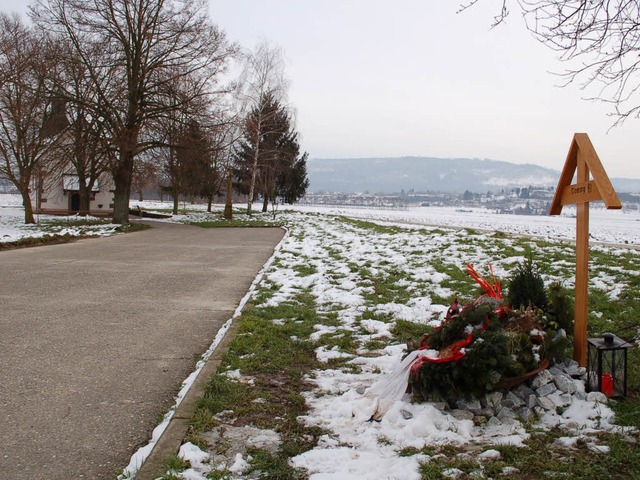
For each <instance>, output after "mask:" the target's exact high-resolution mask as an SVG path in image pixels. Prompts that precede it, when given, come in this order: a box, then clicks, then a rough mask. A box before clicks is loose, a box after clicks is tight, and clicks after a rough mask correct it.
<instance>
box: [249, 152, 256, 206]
mask: <svg viewBox="0 0 640 480" xmlns="http://www.w3.org/2000/svg"><path fill="white" fill-rule="evenodd" d="M257 174H258V155H257V154H256V156H255V158H254V159H253V166H252V169H251V182H250V183H249V197H248V198H247V215H251V205H252V204H253V196H254V195H255V193H256V175H257Z"/></svg>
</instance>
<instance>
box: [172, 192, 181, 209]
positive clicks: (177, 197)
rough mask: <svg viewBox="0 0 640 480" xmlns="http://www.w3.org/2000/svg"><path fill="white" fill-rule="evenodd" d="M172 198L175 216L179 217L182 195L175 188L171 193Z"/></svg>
mask: <svg viewBox="0 0 640 480" xmlns="http://www.w3.org/2000/svg"><path fill="white" fill-rule="evenodd" d="M171 196H172V197H173V214H174V215H177V214H178V206H179V204H180V193H179V190H178V189H176V188H174V189H173V190H172V191H171Z"/></svg>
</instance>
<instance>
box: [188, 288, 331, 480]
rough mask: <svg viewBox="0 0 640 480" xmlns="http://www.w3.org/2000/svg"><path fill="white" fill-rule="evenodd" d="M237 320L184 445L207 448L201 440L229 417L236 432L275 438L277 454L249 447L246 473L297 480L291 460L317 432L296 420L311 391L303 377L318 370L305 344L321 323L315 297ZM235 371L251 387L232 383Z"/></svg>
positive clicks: (222, 449)
mask: <svg viewBox="0 0 640 480" xmlns="http://www.w3.org/2000/svg"><path fill="white" fill-rule="evenodd" d="M237 321H238V322H239V329H238V333H237V335H236V337H235V339H234V340H233V341H232V342H231V345H230V349H229V353H228V354H227V355H226V357H225V359H224V361H223V363H222V364H221V366H220V368H219V371H218V373H217V374H216V375H215V376H214V377H213V378H212V379H211V381H210V382H209V384H208V385H207V387H206V393H205V395H204V397H203V398H202V399H201V400H200V402H199V405H198V408H197V411H196V413H195V414H194V416H193V419H192V424H191V427H190V431H189V434H188V437H187V439H186V440H188V441H191V442H193V443H195V444H197V445H203V443H204V444H206V441H205V440H204V439H203V436H204V434H206V433H207V432H208V431H210V430H212V429H215V428H223V429H224V428H225V424H229V418H232V419H233V422H232V424H233V425H234V426H236V427H237V426H245V425H252V426H255V427H258V428H261V429H265V430H272V431H275V432H277V433H278V435H279V436H280V446H279V448H278V449H277V450H276V451H269V450H266V449H261V448H250V449H249V450H248V453H249V454H250V455H251V457H252V458H253V460H252V461H251V469H250V471H249V473H258V472H259V473H260V475H262V476H261V477H260V478H279V479H289V478H291V479H293V478H302V477H303V476H304V475H303V474H302V473H301V472H298V471H296V470H294V469H293V468H292V467H290V466H289V464H288V459H289V458H290V457H292V456H295V455H297V454H299V453H301V452H304V451H306V450H308V449H310V448H313V446H314V445H315V444H316V442H317V439H318V437H319V435H320V434H321V433H322V432H321V431H319V430H318V429H316V428H309V427H305V426H304V425H302V424H300V423H299V422H298V420H297V419H298V417H299V416H300V415H304V414H305V413H306V411H307V407H306V404H305V399H304V397H303V393H304V392H305V391H307V390H309V389H310V388H311V387H310V385H308V383H307V381H306V380H305V376H306V375H307V374H308V373H309V372H310V371H312V370H314V369H316V368H321V366H322V365H321V364H320V363H319V362H318V361H317V360H316V358H315V355H314V348H315V344H314V343H313V342H310V341H308V340H305V339H308V337H309V336H310V335H311V334H312V333H313V331H314V325H316V324H318V323H322V321H323V318H322V317H321V316H319V315H318V314H317V312H316V308H315V304H314V302H313V299H312V297H311V296H310V295H308V294H305V293H301V294H300V295H298V296H297V297H296V298H295V300H294V301H292V302H287V303H284V304H281V305H278V306H275V307H249V308H247V309H246V310H245V311H244V313H243V314H242V316H241V317H240V318H239V319H238V320H237ZM236 370H239V371H240V372H242V375H243V377H244V378H247V379H250V383H242V382H238V381H236V380H234V379H232V378H229V374H228V372H230V371H236ZM229 448H232V446H231V445H225V443H224V442H221V443H219V444H217V445H216V449H217V453H219V454H221V455H224V454H225V453H226V450H227V449H229ZM223 474H224V472H220V475H223ZM220 478H222V477H220Z"/></svg>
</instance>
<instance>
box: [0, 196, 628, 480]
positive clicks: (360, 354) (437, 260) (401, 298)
mask: <svg viewBox="0 0 640 480" xmlns="http://www.w3.org/2000/svg"><path fill="white" fill-rule="evenodd" d="M3 202H4V203H6V202H5V199H3ZM4 203H3V205H4ZM142 207H143V208H163V209H166V208H167V207H168V204H167V203H155V204H151V203H143V204H142ZM189 208H191V206H189ZM194 208H195V207H194ZM200 208H202V207H200ZM19 210H20V209H19V208H16V205H9V206H3V208H2V209H0V215H1V216H0V234H1V236H3V237H4V235H7V236H11V235H16V236H18V235H30V234H34V232H37V230H29V228H31V227H29V228H22V227H21V226H19V225H18V224H19V222H18V221H16V220H15V219H16V218H17V217H18V213H17V212H19ZM319 211H320V210H318V209H314V210H313V211H312V209H309V208H302V207H300V208H297V209H296V211H293V212H288V213H279V214H278V221H280V222H284V223H285V224H286V225H287V227H288V228H289V235H288V236H287V237H286V239H285V240H284V241H283V243H282V244H281V247H280V249H279V251H278V252H276V254H275V256H274V258H273V259H272V260H273V262H272V263H271V265H270V266H269V267H268V268H266V269H265V271H264V272H263V275H264V277H263V280H262V283H261V286H260V287H259V288H258V290H260V289H261V288H267V289H268V290H269V294H268V295H264V296H260V295H256V296H255V299H256V301H257V299H258V298H263V299H264V300H263V303H262V304H261V306H269V305H273V306H275V305H279V304H281V303H283V302H286V301H291V300H293V299H294V297H295V296H296V295H298V294H300V293H302V292H306V293H308V294H310V295H312V296H313V298H314V301H315V303H316V304H317V306H318V310H319V311H321V312H323V313H330V314H332V315H334V316H335V318H336V319H337V320H336V325H329V326H327V325H324V326H320V325H319V326H318V327H317V329H316V332H315V333H314V334H313V335H312V338H311V339H310V341H315V342H318V343H319V344H320V346H319V347H318V348H317V349H316V355H317V357H318V359H319V360H321V361H325V362H327V363H328V364H329V366H330V367H333V366H334V365H336V366H335V368H327V369H323V370H318V371H313V372H309V373H308V381H309V382H311V383H312V384H313V385H314V389H313V390H312V391H309V392H305V398H306V402H307V405H308V407H309V411H308V414H306V415H304V416H303V417H300V418H299V421H300V422H303V423H304V424H306V425H310V426H319V427H321V428H323V429H325V430H326V431H327V432H328V433H327V434H325V435H324V436H322V437H321V438H320V441H319V442H318V444H317V446H316V447H315V448H313V449H311V450H309V451H306V452H304V453H302V454H299V455H297V456H295V457H293V458H292V459H291V463H292V465H293V466H295V467H297V468H302V469H305V470H306V471H307V472H308V473H309V476H310V478H311V479H312V480H321V479H322V480H325V479H342V478H362V479H365V478H371V479H374V478H375V479H377V478H399V476H400V477H402V478H407V479H410V478H416V479H418V478H420V474H419V472H418V470H419V467H420V465H421V464H422V463H425V462H428V461H429V456H428V455H425V454H422V453H420V450H421V449H423V448H424V447H426V446H430V445H445V444H457V445H474V444H480V445H494V444H495V445H500V444H502V445H504V444H508V445H522V444H523V442H524V441H525V440H526V439H527V438H528V435H529V433H528V430H527V429H526V428H525V426H524V425H523V424H522V423H520V422H519V421H517V420H509V421H504V422H501V423H499V424H498V423H495V422H494V423H493V424H491V425H485V426H476V425H474V424H473V422H472V421H470V420H459V419H456V418H454V417H453V416H451V415H448V414H446V413H444V412H442V411H441V410H439V409H438V408H437V405H434V404H431V403H428V402H426V403H421V404H416V403H411V402H410V399H409V398H408V397H406V396H405V397H403V398H401V399H399V400H395V401H392V402H391V403H390V405H389V406H388V407H389V408H388V410H387V412H386V414H385V415H384V416H383V417H382V419H381V421H379V422H375V421H374V422H372V421H369V419H370V418H371V415H372V413H373V411H374V409H375V406H376V404H375V402H376V399H375V398H372V397H371V396H367V395H366V392H367V389H368V388H370V387H371V386H372V385H374V383H376V382H379V381H380V379H382V378H389V377H390V376H391V375H392V372H394V371H395V370H396V369H397V367H398V365H399V364H400V361H401V358H402V355H403V345H402V344H400V343H395V344H391V345H387V346H386V347H382V348H380V347H377V348H376V349H373V350H372V349H370V348H368V347H367V345H368V342H372V341H379V342H387V344H388V342H389V339H390V338H393V337H394V335H393V333H392V331H393V328H394V326H395V325H396V324H397V322H399V321H406V322H412V323H415V324H419V325H424V326H425V327H427V326H428V325H431V326H434V325H437V324H438V323H439V322H440V321H441V319H442V318H443V317H444V312H445V311H446V309H447V307H448V304H449V303H450V302H451V301H452V299H453V297H454V296H455V295H459V294H461V293H464V292H467V294H468V292H469V291H470V290H469V283H470V282H471V280H470V278H469V277H468V276H466V274H465V273H464V272H465V267H466V265H467V264H468V263H471V264H473V265H474V266H475V267H476V268H477V270H478V271H479V272H481V273H482V274H485V275H486V274H487V272H488V266H489V265H490V264H492V265H493V266H494V271H495V273H496V275H498V276H503V277H504V276H505V275H506V274H507V272H509V271H510V270H511V268H512V267H513V266H514V265H516V264H517V263H518V262H519V261H521V260H522V259H523V258H524V257H525V255H526V252H527V249H532V250H534V251H535V249H537V244H536V243H535V242H533V241H532V242H529V243H527V241H522V240H516V239H514V238H512V237H510V236H509V235H502V234H499V232H506V233H508V234H518V235H533V236H539V237H544V238H545V239H547V240H549V239H562V240H565V241H571V240H572V239H573V238H574V236H575V219H572V218H570V217H555V218H554V217H517V216H513V215H496V214H491V213H490V212H487V211H473V212H472V213H468V212H456V211H455V210H454V209H446V208H422V209H417V208H416V209H410V210H408V211H401V212H390V211H379V212H376V211H372V210H362V211H357V212H354V211H353V210H349V211H345V210H341V209H331V210H328V209H325V210H322V212H323V213H321V214H320V213H318V212H319ZM5 214H6V215H5ZM342 215H348V216H350V217H352V218H353V217H358V218H360V219H366V220H371V221H374V220H375V222H376V224H377V225H380V227H379V228H378V227H376V225H370V224H364V223H362V222H358V221H352V220H345V219H344V218H342ZM213 216H215V215H213ZM213 216H212V215H210V214H206V213H204V212H200V213H195V214H188V213H186V214H184V215H182V216H180V217H178V218H175V217H174V218H173V219H171V220H170V221H193V220H194V219H198V220H203V219H209V218H212V217H213ZM609 216H611V217H609ZM605 219H606V220H605ZM409 223H411V224H409ZM462 227H465V228H466V230H465V229H461V228H462ZM12 229H13V230H15V231H16V232H19V233H15V234H14V233H11V232H12V231H13V230H12ZM591 231H592V236H593V238H594V239H595V240H598V241H601V242H603V243H617V244H620V245H636V244H637V243H638V241H639V240H638V239H639V238H640V235H639V233H640V222H638V218H637V214H634V213H631V214H625V213H620V212H599V211H597V210H594V215H593V218H592V222H591ZM25 232H26V233H25ZM496 232H498V233H496ZM5 241H6V240H5ZM598 248H603V249H604V250H603V251H612V249H610V248H609V247H606V248H605V247H598ZM595 251H597V249H595ZM620 252H623V253H624V255H630V256H631V257H630V258H634V259H635V258H638V255H639V254H638V252H637V251H636V250H632V249H626V248H624V249H622V248H621V249H620ZM537 253H540V254H541V255H544V258H545V259H546V260H545V263H546V265H545V266H546V268H545V271H544V272H543V275H544V277H545V280H547V281H550V280H559V281H563V282H564V284H565V286H571V285H572V283H573V278H572V277H571V275H572V273H571V272H572V269H573V261H574V258H573V255H574V253H573V247H572V246H571V245H568V244H564V243H561V242H555V243H549V244H548V245H545V247H544V252H536V254H537ZM637 263H638V262H637V261H636V262H635V267H634V268H631V270H632V271H637V270H638V265H637ZM616 268H617V270H616ZM623 270H624V269H621V268H620V267H615V266H614V267H611V268H610V267H607V266H600V265H594V266H593V267H592V269H591V285H592V287H593V288H596V289H599V290H602V291H603V292H605V293H606V295H607V296H609V297H610V298H617V297H618V296H619V295H620V293H621V291H622V290H623V289H624V283H625V282H624V281H621V278H623V275H624V271H623ZM278 321H284V320H278ZM344 335H350V336H351V337H352V339H353V340H354V342H355V344H356V348H355V350H352V351H342V350H341V348H340V347H338V346H336V345H335V344H333V345H329V344H326V345H323V342H324V343H327V341H329V340H334V341H335V340H336V338H338V337H340V336H344ZM329 362H331V363H329ZM229 375H231V376H234V375H235V376H238V377H240V378H241V377H242V372H239V371H238V372H230V373H229ZM557 426H561V427H563V428H565V429H566V430H567V432H568V433H569V436H568V437H567V438H575V437H576V436H579V435H584V434H585V433H588V432H592V431H594V432H595V431H603V430H613V429H616V428H618V427H616V426H615V425H614V424H613V413H612V412H611V409H609V407H608V406H607V405H605V404H601V403H598V402H596V401H574V403H572V404H571V405H567V406H566V408H564V409H561V410H559V413H553V414H551V413H549V414H546V415H545V416H543V417H542V418H541V419H540V420H539V423H538V427H539V428H542V429H548V428H550V427H557ZM594 448H595V447H594ZM190 449H191V447H189V451H188V452H187V451H186V450H185V453H184V455H185V457H187V458H190V457H191V455H195V457H197V458H198V460H196V458H195V457H194V462H193V463H195V464H196V465H200V464H202V463H203V461H202V460H199V458H200V457H199V455H200V454H199V453H198V452H195V453H194V452H193V451H192V450H190ZM406 449H413V451H414V453H413V454H411V455H405V454H403V451H406ZM491 455H493V453H487V454H486V457H487V458H486V459H489V457H491ZM203 458H204V457H203ZM250 460H251V459H250V458H243V457H242V456H240V457H239V458H236V459H234V472H239V473H238V474H237V475H241V472H243V471H245V470H246V467H247V462H249V463H250ZM192 466H193V464H192ZM200 466H201V467H202V468H203V469H204V470H203V469H201V470H200V471H198V468H195V469H194V468H192V469H190V470H189V473H188V477H187V476H185V475H187V474H186V473H185V472H182V473H181V474H180V475H182V476H183V478H204V475H206V473H207V472H206V471H205V470H206V468H208V466H207V465H204V467H203V466H202V465H200ZM205 467H206V468H205ZM236 467H237V468H236ZM199 472H200V473H199ZM234 472H231V473H232V474H234ZM198 475H200V476H198ZM236 478H237V476H236Z"/></svg>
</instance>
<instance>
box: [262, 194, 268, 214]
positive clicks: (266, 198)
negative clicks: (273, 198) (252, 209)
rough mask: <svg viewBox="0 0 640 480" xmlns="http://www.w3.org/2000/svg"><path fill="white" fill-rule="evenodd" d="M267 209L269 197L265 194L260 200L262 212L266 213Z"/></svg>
mask: <svg viewBox="0 0 640 480" xmlns="http://www.w3.org/2000/svg"><path fill="white" fill-rule="evenodd" d="M268 211H269V198H268V197H267V196H266V195H265V196H264V199H263V200H262V213H267V212H268Z"/></svg>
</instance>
